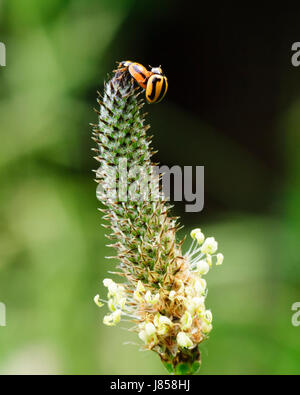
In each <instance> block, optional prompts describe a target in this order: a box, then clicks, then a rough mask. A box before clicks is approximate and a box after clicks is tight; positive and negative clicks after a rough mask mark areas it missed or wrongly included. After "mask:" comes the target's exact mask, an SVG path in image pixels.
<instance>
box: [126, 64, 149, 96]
mask: <svg viewBox="0 0 300 395" xmlns="http://www.w3.org/2000/svg"><path fill="white" fill-rule="evenodd" d="M119 67H124V68H127V70H128V71H129V73H130V75H131V76H132V77H133V78H134V79H135V80H136V82H137V83H138V84H139V85H140V86H141V87H142V88H143V89H146V87H147V81H148V79H149V77H150V76H151V72H150V71H148V70H147V69H146V67H144V66H143V65H142V64H140V63H137V62H131V61H130V60H125V61H124V62H121V63H120V66H119Z"/></svg>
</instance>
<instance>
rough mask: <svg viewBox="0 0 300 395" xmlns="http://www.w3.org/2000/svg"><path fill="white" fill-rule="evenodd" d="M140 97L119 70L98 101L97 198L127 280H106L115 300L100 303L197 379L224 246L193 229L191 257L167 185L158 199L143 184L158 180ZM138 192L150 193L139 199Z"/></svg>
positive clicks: (144, 343) (169, 363)
mask: <svg viewBox="0 0 300 395" xmlns="http://www.w3.org/2000/svg"><path fill="white" fill-rule="evenodd" d="M140 92H141V91H140V89H139V88H138V87H137V86H136V84H135V82H134V80H133V79H132V78H131V76H130V75H129V73H128V72H127V70H126V68H123V69H118V70H116V71H115V72H114V75H113V77H112V78H111V79H110V80H109V81H108V82H107V83H106V84H105V87H104V94H103V97H102V98H100V97H99V99H98V103H99V105H100V111H99V112H98V114H99V122H98V124H97V125H93V139H94V140H95V142H96V143H97V149H96V151H97V156H96V157H95V158H96V159H97V160H98V162H99V163H100V167H99V169H98V170H97V171H96V181H97V182H98V184H99V185H98V188H97V196H98V199H99V200H100V201H101V202H102V203H103V204H104V205H105V206H106V208H105V209H102V210H101V211H102V212H103V213H104V217H103V218H104V219H105V220H107V221H108V224H106V225H105V227H106V228H107V229H109V231H110V234H109V235H107V236H108V238H110V239H111V240H113V244H110V246H111V247H113V248H114V249H115V250H116V251H117V255H116V256H115V257H113V258H116V259H117V260H118V265H117V268H116V270H117V271H116V272H115V273H114V274H116V275H119V277H120V280H121V281H120V282H118V283H117V282H115V281H113V280H112V279H108V278H107V279H104V281H103V284H104V286H105V287H106V288H107V291H108V294H107V300H102V299H100V297H99V295H97V296H96V297H95V302H96V304H97V305H98V306H99V307H101V306H103V303H102V302H106V303H107V305H108V308H109V314H107V315H105V317H104V320H103V322H104V324H106V325H109V326H114V325H116V324H118V323H119V322H120V321H122V320H123V319H124V318H125V319H126V321H128V320H129V321H131V322H132V325H131V327H130V330H131V331H132V330H133V331H135V332H136V333H137V334H138V337H139V339H140V340H141V347H142V348H143V349H148V350H152V351H154V352H156V353H157V354H159V356H160V358H161V361H162V362H163V364H164V365H165V367H166V368H167V370H168V371H169V372H170V373H172V374H193V373H195V372H196V371H197V370H198V369H199V367H200V352H199V350H198V345H199V344H200V343H201V342H202V341H204V340H205V339H207V338H208V334H209V332H210V331H211V329H212V314H211V312H210V311H209V310H206V308H205V297H206V294H207V289H206V281H205V280H204V279H203V278H202V276H203V275H205V274H206V273H207V272H208V271H209V269H210V267H211V265H212V263H213V262H215V263H217V264H221V263H222V261H223V255H222V254H218V255H217V254H215V253H216V251H217V248H218V243H217V242H216V241H215V239H214V238H213V237H209V238H207V239H205V237H204V235H203V233H202V232H201V230H200V229H199V228H198V229H195V230H194V231H192V232H191V238H192V239H193V242H192V245H191V247H190V249H189V250H188V252H187V253H186V254H185V255H183V254H182V251H181V246H182V243H183V241H176V231H177V230H178V224H177V218H174V217H172V216H171V215H170V208H171V206H170V205H168V203H166V201H165V199H164V197H163V196H162V193H161V192H159V188H156V189H155V188H154V190H155V192H156V194H154V198H153V199H150V198H149V199H148V198H147V195H146V194H145V191H146V189H145V186H146V184H145V183H144V182H143V181H144V180H150V181H151V182H152V181H153V180H154V178H155V176H154V175H153V171H152V165H153V164H152V162H151V156H152V154H153V151H152V149H151V147H150V143H151V138H150V137H148V136H147V131H148V129H149V125H145V120H144V115H143V114H142V113H141V108H142V107H143V105H144V100H143V99H139V97H138V96H139V94H140ZM124 164H125V165H126V169H127V170H129V169H139V171H140V173H139V175H140V177H139V181H138V182H137V181H136V180H137V173H136V172H133V173H131V172H130V171H129V172H128V173H127V171H125V172H124ZM126 169H125V170H126ZM124 180H126V188H127V186H128V185H130V188H129V189H130V192H129V193H127V189H126V188H125V189H124V187H123V186H122V185H123V184H124V182H123V183H122V181H124ZM142 184H143V187H144V188H142ZM132 186H134V188H131V187H132ZM137 189H140V192H141V190H142V191H143V193H140V195H139V197H137V198H135V196H136V195H135V194H134V193H136V190H137ZM133 192H134V193H133ZM145 197H146V198H145ZM111 258H112V257H111Z"/></svg>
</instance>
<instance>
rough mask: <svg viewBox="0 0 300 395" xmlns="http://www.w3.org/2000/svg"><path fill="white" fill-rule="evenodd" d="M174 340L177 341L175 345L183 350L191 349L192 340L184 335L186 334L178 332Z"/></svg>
mask: <svg viewBox="0 0 300 395" xmlns="http://www.w3.org/2000/svg"><path fill="white" fill-rule="evenodd" d="M176 340H177V344H178V345H179V346H180V347H183V348H191V347H193V345H194V344H193V342H192V340H191V339H190V338H189V337H188V335H187V334H186V333H184V332H179V333H178V334H177V338H176Z"/></svg>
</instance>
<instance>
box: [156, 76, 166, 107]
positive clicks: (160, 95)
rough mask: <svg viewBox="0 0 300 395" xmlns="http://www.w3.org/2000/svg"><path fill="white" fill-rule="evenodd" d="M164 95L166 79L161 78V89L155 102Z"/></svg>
mask: <svg viewBox="0 0 300 395" xmlns="http://www.w3.org/2000/svg"><path fill="white" fill-rule="evenodd" d="M165 93H166V79H165V78H163V83H162V87H161V90H160V94H159V96H158V98H157V99H156V101H157V102H159V101H160V100H161V99H162V98H163V96H164V94H165Z"/></svg>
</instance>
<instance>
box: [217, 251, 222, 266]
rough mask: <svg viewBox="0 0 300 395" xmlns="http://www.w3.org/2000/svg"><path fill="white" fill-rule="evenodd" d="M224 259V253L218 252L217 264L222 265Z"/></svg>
mask: <svg viewBox="0 0 300 395" xmlns="http://www.w3.org/2000/svg"><path fill="white" fill-rule="evenodd" d="M223 260H224V255H223V254H221V253H219V254H217V262H216V265H222V263H223Z"/></svg>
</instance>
